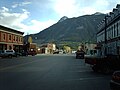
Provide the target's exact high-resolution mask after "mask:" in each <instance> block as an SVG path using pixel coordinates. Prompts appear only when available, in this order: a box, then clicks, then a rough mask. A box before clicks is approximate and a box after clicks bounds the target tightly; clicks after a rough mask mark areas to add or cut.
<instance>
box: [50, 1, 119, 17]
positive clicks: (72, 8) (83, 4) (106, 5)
mask: <svg viewBox="0 0 120 90" xmlns="http://www.w3.org/2000/svg"><path fill="white" fill-rule="evenodd" d="M52 1H54V7H53V8H54V10H55V12H56V13H57V14H58V15H59V16H60V17H62V16H68V17H77V16H81V15H85V14H93V13H96V12H101V13H108V12H109V11H112V10H111V9H112V8H114V7H113V6H115V5H117V4H118V3H119V2H120V1H119V0H116V1H113V0H79V1H78V0H64V2H63V1H62V0H52ZM111 3H112V6H111Z"/></svg>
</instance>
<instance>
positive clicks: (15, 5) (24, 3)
mask: <svg viewBox="0 0 120 90" xmlns="http://www.w3.org/2000/svg"><path fill="white" fill-rule="evenodd" d="M29 4H31V2H27V1H26V2H21V3H16V4H14V5H12V8H16V7H18V6H25V5H29Z"/></svg>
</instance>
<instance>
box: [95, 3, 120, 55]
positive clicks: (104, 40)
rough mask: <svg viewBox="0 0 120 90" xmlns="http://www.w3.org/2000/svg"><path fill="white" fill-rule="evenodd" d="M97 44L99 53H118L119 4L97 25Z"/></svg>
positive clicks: (119, 35) (119, 30)
mask: <svg viewBox="0 0 120 90" xmlns="http://www.w3.org/2000/svg"><path fill="white" fill-rule="evenodd" d="M98 29H99V32H98V33H97V44H98V46H99V47H100V48H99V51H100V52H99V53H100V55H107V54H110V55H120V4H117V6H116V8H114V9H113V11H112V12H110V13H109V14H108V15H106V16H105V19H104V20H103V21H102V22H101V23H100V24H99V25H98Z"/></svg>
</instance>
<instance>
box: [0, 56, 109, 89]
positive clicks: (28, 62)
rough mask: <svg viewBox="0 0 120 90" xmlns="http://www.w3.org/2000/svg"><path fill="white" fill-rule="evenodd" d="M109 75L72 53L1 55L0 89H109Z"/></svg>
mask: <svg viewBox="0 0 120 90" xmlns="http://www.w3.org/2000/svg"><path fill="white" fill-rule="evenodd" d="M110 79H111V75H103V74H100V73H94V72H93V71H92V70H91V69H90V67H89V66H88V65H86V64H85V63H84V60H83V59H75V55H37V56H28V57H18V58H12V59H7V58H6V59H0V90H110V88H109V81H110Z"/></svg>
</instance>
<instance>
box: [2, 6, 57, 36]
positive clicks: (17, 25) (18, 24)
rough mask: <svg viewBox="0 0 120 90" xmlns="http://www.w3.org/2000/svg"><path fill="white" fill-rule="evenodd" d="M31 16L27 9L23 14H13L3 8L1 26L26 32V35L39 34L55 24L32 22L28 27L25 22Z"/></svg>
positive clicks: (51, 21) (50, 21)
mask: <svg viewBox="0 0 120 90" xmlns="http://www.w3.org/2000/svg"><path fill="white" fill-rule="evenodd" d="M29 14H30V12H28V11H27V10H25V9H23V12H22V13H11V12H10V11H9V9H8V8H6V7H3V8H2V10H0V24H1V25H4V26H7V27H10V28H13V29H16V30H19V31H22V32H25V34H27V33H29V34H32V33H38V32H40V31H41V30H43V29H45V28H47V27H49V26H51V25H52V24H54V23H55V21H53V20H48V21H44V22H42V21H37V20H31V21H30V22H29V24H30V25H26V24H24V23H23V22H24V21H25V20H26V19H28V18H29Z"/></svg>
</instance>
